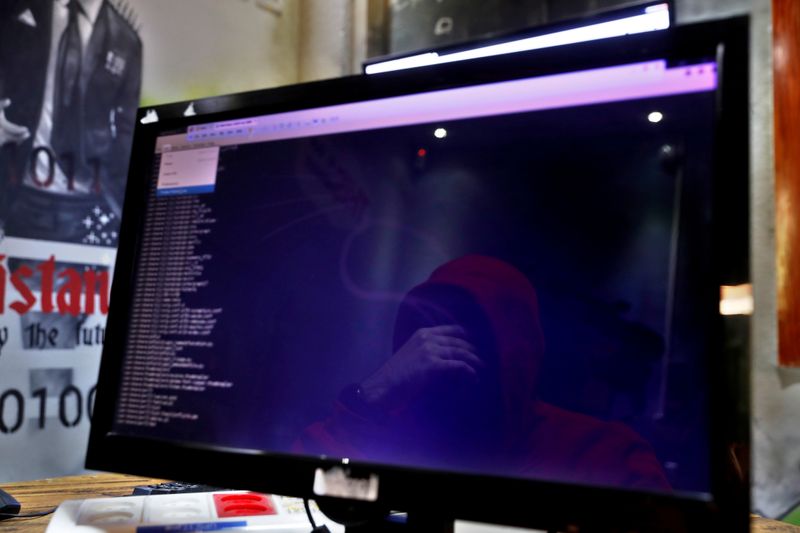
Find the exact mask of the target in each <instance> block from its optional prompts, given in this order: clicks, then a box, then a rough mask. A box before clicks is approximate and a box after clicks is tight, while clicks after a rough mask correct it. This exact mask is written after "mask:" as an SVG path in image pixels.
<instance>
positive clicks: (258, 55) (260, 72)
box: [135, 0, 302, 105]
mask: <svg viewBox="0 0 800 533" xmlns="http://www.w3.org/2000/svg"><path fill="white" fill-rule="evenodd" d="M135 9H136V13H137V15H138V18H139V20H140V25H141V36H142V41H143V42H144V43H145V46H144V72H143V84H142V104H143V105H152V104H158V103H164V102H174V101H179V100H190V99H195V98H200V97H204V96H213V95H219V94H229V93H235V92H242V91H248V90H253V89H259V88H265V87H275V86H278V85H288V84H291V83H296V82H297V81H298V70H299V67H298V41H299V40H301V35H302V34H300V33H299V32H298V23H299V19H300V17H299V12H300V2H299V1H297V0H289V1H284V2H263V1H258V0H226V1H222V2H220V1H219V0H194V1H193V2H191V9H190V8H189V7H188V6H187V3H186V2H185V1H184V0H137V1H136V3H135Z"/></svg>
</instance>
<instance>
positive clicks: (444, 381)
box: [297, 256, 669, 490]
mask: <svg viewBox="0 0 800 533" xmlns="http://www.w3.org/2000/svg"><path fill="white" fill-rule="evenodd" d="M543 352H544V339H543V335H542V331H541V327H540V324H539V308H538V304H537V298H536V292H535V290H534V288H533V287H532V286H531V284H530V283H529V282H528V280H527V279H526V278H525V276H524V275H523V274H522V273H521V272H519V271H518V270H516V269H515V268H514V267H512V266H510V265H508V264H507V263H504V262H502V261H499V260H497V259H493V258H490V257H483V256H467V257H463V258H460V259H456V260H454V261H451V262H449V263H446V264H445V265H443V266H441V267H439V268H438V269H436V270H435V271H434V272H433V274H432V275H431V277H430V278H429V279H428V281H426V282H424V283H423V284H421V285H419V286H417V287H415V288H414V289H413V290H411V292H409V294H408V295H407V296H406V298H405V299H404V301H403V302H402V304H401V305H400V309H399V311H398V315H397V320H396V323H395V333H394V355H393V356H392V357H391V358H389V360H388V361H386V362H385V363H384V364H383V366H382V367H381V368H380V369H379V370H378V371H377V372H375V373H374V374H373V375H372V376H370V377H369V378H367V379H366V380H364V381H363V382H362V383H361V384H360V385H352V386H350V387H348V388H346V389H345V390H344V391H343V392H342V394H341V395H340V397H339V400H338V401H337V402H336V405H335V408H334V413H333V415H332V416H331V417H330V418H328V419H327V420H325V421H323V422H318V423H315V424H313V425H312V426H310V427H309V428H307V429H306V430H305V431H304V433H303V435H302V436H301V437H300V439H299V440H298V442H297V447H298V451H302V452H305V453H319V454H327V455H335V456H342V457H349V458H355V459H363V460H370V461H378V462H388V463H401V464H407V465H413V466H426V467H431V468H444V469H454V470H466V471H477V472H486V473H495V474H498V473H499V474H506V475H523V476H526V477H535V478H542V479H552V480H557V481H574V482H580V483H586V484H596V485H610V486H620V487H640V488H652V489H667V490H668V489H669V485H668V483H667V481H666V479H665V477H664V474H663V471H662V469H661V466H660V465H659V463H658V461H657V459H656V457H655V455H654V454H653V452H652V450H651V448H650V446H649V445H648V444H647V443H646V442H645V441H644V440H643V439H641V437H639V436H638V435H637V434H636V433H635V432H634V431H632V430H631V429H629V428H628V427H626V426H625V425H623V424H621V423H618V422H603V421H600V420H597V419H594V418H591V417H589V416H585V415H581V414H577V413H572V412H569V411H565V410H563V409H559V408H557V407H555V406H552V405H548V404H546V403H544V402H542V401H539V400H538V399H537V398H536V383H537V378H538V371H539V366H540V360H541V358H542V354H543Z"/></svg>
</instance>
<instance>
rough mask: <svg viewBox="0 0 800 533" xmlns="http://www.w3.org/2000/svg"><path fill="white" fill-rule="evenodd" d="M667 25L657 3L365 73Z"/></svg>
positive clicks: (378, 66) (375, 65) (664, 6)
mask: <svg viewBox="0 0 800 533" xmlns="http://www.w3.org/2000/svg"><path fill="white" fill-rule="evenodd" d="M667 28H669V6H668V4H658V5H654V6H650V7H648V8H647V9H645V13H644V14H643V15H634V16H630V17H625V18H622V19H618V20H612V21H609V22H599V23H597V24H590V25H589V26H582V27H580V28H573V29H571V30H563V31H558V32H555V33H548V34H545V35H537V36H536V37H527V38H524V39H517V40H515V41H509V42H506V43H499V44H493V45H487V46H481V47H479V48H473V49H471V50H464V51H461V52H453V53H450V54H444V55H439V54H438V53H436V52H427V53H424V54H418V55H414V56H409V57H403V58H400V59H390V60H388V61H382V62H380V63H373V64H372V65H367V67H366V69H365V72H366V73H367V74H378V73H381V72H391V71H394V70H404V69H410V68H417V67H424V66H429V65H440V64H442V63H453V62H455V61H464V60H467V59H476V58H479V57H490V56H497V55H502V54H513V53H515V52H525V51H529V50H539V49H542V48H551V47H554V46H564V45H567V44H574V43H583V42H588V41H596V40H599V39H608V38H611V37H621V36H623V35H632V34H635V33H644V32H649V31H658V30H665V29H667Z"/></svg>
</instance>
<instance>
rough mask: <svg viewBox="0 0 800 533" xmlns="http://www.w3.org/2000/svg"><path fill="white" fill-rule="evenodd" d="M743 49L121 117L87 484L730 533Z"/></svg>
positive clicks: (734, 514)
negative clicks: (116, 236)
mask: <svg viewBox="0 0 800 533" xmlns="http://www.w3.org/2000/svg"><path fill="white" fill-rule="evenodd" d="M746 29H747V21H746V19H732V20H729V21H725V22H715V23H706V24H700V25H693V26H686V27H681V28H678V29H674V30H670V31H668V32H660V33H659V34H654V35H637V36H628V37H624V38H616V39H610V40H607V41H602V42H594V43H589V44H579V45H573V46H568V47H561V48H556V49H550V50H541V51H537V52H530V53H527V52H526V53H520V54H512V55H508V56H503V57H495V58H489V59H485V60H475V61H467V62H463V63H458V64H451V65H439V66H436V67H431V68H419V69H415V70H414V71H410V72H394V73H387V74H384V75H379V76H355V77H349V78H344V79H338V80H331V81H324V82H318V83H311V84H304V85H298V86H295V87H288V88H280V89H274V90H267V91H260V92H253V93H245V94H239V95H232V96H226V97H219V98H212V99H207V100H202V101H197V102H194V104H193V105H192V106H191V108H193V109H194V110H195V111H196V113H197V114H196V115H191V116H184V111H185V110H186V109H187V108H189V107H190V106H189V105H188V104H189V103H188V102H185V103H181V104H174V105H166V106H160V107H156V108H154V109H141V110H140V111H139V115H138V123H137V125H136V131H135V139H134V147H133V155H132V157H131V160H132V163H131V168H130V176H129V185H128V189H127V193H126V200H125V214H124V220H123V226H122V230H121V238H120V246H119V252H118V256H117V264H116V269H115V274H114V282H113V289H112V295H111V309H110V314H109V318H108V326H107V327H108V329H107V334H106V343H105V347H104V352H103V360H102V364H101V372H100V380H99V383H98V389H97V396H96V405H95V410H94V419H93V426H92V433H91V438H90V447H89V453H88V459H87V466H88V467H90V468H95V469H102V470H112V471H121V472H128V473H137V474H143V475H150V476H156V477H163V478H169V479H180V480H185V481H197V482H204V483H209V484H215V485H221V486H231V487H236V488H248V489H255V490H262V491H267V492H273V493H277V494H286V495H295V496H301V497H309V498H313V499H318V500H322V501H323V502H324V503H325V504H326V505H328V506H329V508H330V503H331V502H337V501H338V502H343V503H344V504H345V505H344V506H343V507H345V508H349V507H348V506H349V504H351V503H352V504H354V505H353V507H354V508H357V509H358V508H360V507H363V508H368V509H377V510H378V514H380V513H383V512H388V511H389V510H392V509H394V510H400V511H407V512H408V513H409V516H412V517H413V516H418V517H427V518H428V519H432V521H433V522H436V521H439V522H441V523H446V522H448V521H452V520H453V519H456V518H460V519H469V520H478V521H488V522H497V523H506V524H516V525H523V526H531V527H541V528H544V527H546V528H553V529H556V528H560V529H566V528H567V527H572V528H573V529H571V530H579V531H584V530H587V529H590V530H595V529H603V528H608V529H613V530H626V531H627V530H636V531H641V530H660V529H663V530H670V531H674V530H682V529H685V530H695V529H696V530H704V531H708V530H722V529H720V528H722V527H724V528H727V529H725V530H726V531H728V530H730V531H743V530H744V529H745V528H746V527H747V520H748V507H749V506H748V493H747V483H748V478H747V468H746V465H742V464H740V463H739V461H738V460H737V458H738V457H741V456H742V454H741V451H742V450H746V447H747V434H748V431H747V388H746V385H745V384H746V378H745V377H744V376H745V375H746V374H745V372H746V340H744V339H745V338H746V336H745V335H743V334H742V329H741V326H742V324H741V323H740V319H735V318H733V317H727V316H724V315H723V314H721V312H720V303H721V298H720V291H721V287H722V286H725V285H737V284H743V283H747V282H748V274H747V271H748V267H747V250H748V237H747V219H748V212H747V174H748V164H747V161H748V154H747V147H748V139H747V79H748V78H747V59H746V58H747V31H746ZM574 528H577V529H574Z"/></svg>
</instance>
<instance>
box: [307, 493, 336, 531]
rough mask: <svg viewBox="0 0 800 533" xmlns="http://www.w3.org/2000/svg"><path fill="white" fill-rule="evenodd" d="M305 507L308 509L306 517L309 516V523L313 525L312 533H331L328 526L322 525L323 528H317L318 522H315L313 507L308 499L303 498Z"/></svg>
mask: <svg viewBox="0 0 800 533" xmlns="http://www.w3.org/2000/svg"><path fill="white" fill-rule="evenodd" d="M303 506H304V507H305V508H306V515H307V516H308V521H309V522H310V523H311V527H312V529H311V533H330V530H329V529H328V526H326V525H325V524H322V525H321V526H317V522H316V520H314V515H312V514H311V505H309V502H308V498H303Z"/></svg>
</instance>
